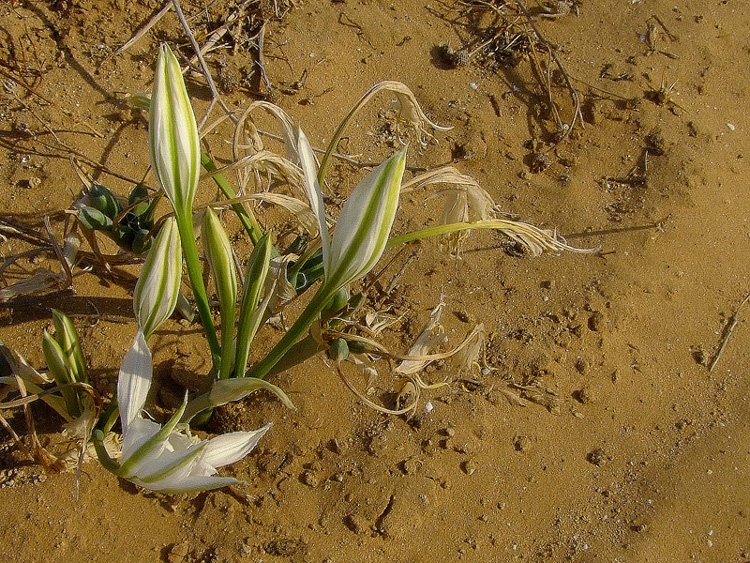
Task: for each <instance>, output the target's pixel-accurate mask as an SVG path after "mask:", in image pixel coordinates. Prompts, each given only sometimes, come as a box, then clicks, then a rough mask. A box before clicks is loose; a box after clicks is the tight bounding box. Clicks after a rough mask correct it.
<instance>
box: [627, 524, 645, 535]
mask: <svg viewBox="0 0 750 563" xmlns="http://www.w3.org/2000/svg"><path fill="white" fill-rule="evenodd" d="M646 528H648V525H646V523H645V522H641V523H639V524H633V525H632V526H630V529H631V530H633V531H634V532H638V533H640V532H645V531H646Z"/></svg>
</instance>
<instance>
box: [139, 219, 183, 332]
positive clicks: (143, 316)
mask: <svg viewBox="0 0 750 563" xmlns="http://www.w3.org/2000/svg"><path fill="white" fill-rule="evenodd" d="M181 279H182V247H181V245H180V236H179V233H178V231H177V221H176V220H175V218H174V217H170V218H169V219H167V220H166V221H165V222H164V225H163V226H162V228H161V230H160V231H159V234H158V235H157V236H156V239H155V240H154V242H153V244H152V245H151V249H150V250H149V252H148V256H146V263H145V264H144V265H143V270H141V276H140V277H139V278H138V283H137V284H136V286H135V291H134V292H133V307H134V309H135V318H136V319H137V320H138V326H140V327H141V330H142V331H143V334H144V336H145V337H146V338H148V337H149V336H151V335H152V334H153V332H154V331H155V330H156V329H157V328H158V327H159V325H161V324H162V323H163V322H164V321H165V320H167V319H168V318H169V317H170V315H171V314H172V312H173V311H174V308H175V305H176V304H177V296H178V294H179V291H180V281H181Z"/></svg>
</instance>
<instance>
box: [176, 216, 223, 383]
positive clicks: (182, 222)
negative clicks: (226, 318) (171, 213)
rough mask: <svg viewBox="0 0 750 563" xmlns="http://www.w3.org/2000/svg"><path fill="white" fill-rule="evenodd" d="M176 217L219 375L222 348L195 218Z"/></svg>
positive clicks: (192, 282)
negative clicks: (205, 278) (201, 259)
mask: <svg viewBox="0 0 750 563" xmlns="http://www.w3.org/2000/svg"><path fill="white" fill-rule="evenodd" d="M175 215H176V217H177V230H178V231H179V232H180V240H181V241H182V254H183V256H184V258H185V264H186V265H187V271H188V277H189V278H190V285H191V286H192V287H193V297H194V298H195V304H196V306H197V307H198V313H199V314H200V317H201V322H202V323H203V328H204V329H205V331H206V340H208V346H209V347H210V348H211V357H212V359H213V366H214V372H215V373H216V374H218V373H219V365H220V363H221V347H220V346H219V340H218V339H217V338H216V327H215V326H214V320H213V317H212V316H211V308H210V307H209V305H208V295H207V294H206V286H205V284H204V283H203V273H202V272H201V264H200V258H199V257H198V246H197V245H196V244H195V231H194V229H193V216H192V213H190V212H189V211H188V212H182V213H177V212H175Z"/></svg>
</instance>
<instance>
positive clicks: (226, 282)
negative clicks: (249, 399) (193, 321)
mask: <svg viewBox="0 0 750 563" xmlns="http://www.w3.org/2000/svg"><path fill="white" fill-rule="evenodd" d="M201 230H202V233H203V250H204V253H205V255H206V259H207V260H208V264H209V266H210V267H211V276H212V277H213V280H214V286H215V287H216V294H217V295H218V297H219V312H220V313H221V368H220V374H219V377H220V378H221V379H224V378H225V377H229V374H230V373H231V370H232V358H233V357H234V353H233V341H234V314H235V311H236V309H237V274H236V272H235V269H234V258H233V257H232V246H231V244H230V243H229V237H228V236H227V232H226V231H225V230H224V227H223V226H222V224H221V221H219V218H218V217H217V216H216V213H214V210H213V209H211V208H210V207H209V208H208V209H206V212H205V213H204V214H203V224H202V227H201Z"/></svg>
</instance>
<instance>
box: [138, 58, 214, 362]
mask: <svg viewBox="0 0 750 563" xmlns="http://www.w3.org/2000/svg"><path fill="white" fill-rule="evenodd" d="M149 151H150V154H151V165H152V166H153V169H154V173H155V174H156V177H157V178H158V179H159V183H160V184H161V186H162V188H163V190H164V193H166V194H167V197H168V198H169V201H170V202H171V203H172V207H173V208H174V212H175V217H176V219H177V228H178V230H179V233H180V239H181V240H182V250H183V253H184V256H185V264H186V265H187V270H188V275H189V277H190V283H191V285H192V287H193V295H194V296H195V302H196V305H197V307H198V312H199V313H200V316H201V321H202V322H203V327H204V329H205V331H206V338H207V340H208V344H209V346H210V347H211V354H212V356H213V360H214V368H215V369H216V370H217V373H218V364H219V361H220V360H219V358H220V355H221V349H220V347H219V341H218V339H217V337H216V328H215V327H214V323H213V319H212V317H211V309H210V307H209V304H208V296H207V294H206V286H205V284H204V283H203V277H202V276H201V267H200V260H199V258H198V247H197V246H196V244H195V232H194V230H193V199H194V198H195V192H196V190H197V188H198V180H199V179H200V163H201V150H200V137H199V136H198V126H197V124H196V121H195V115H194V114H193V109H192V107H191V105H190V98H189V96H188V93H187V89H186V88H185V81H184V80H183V78H182V72H181V70H180V64H179V63H178V62H177V59H176V57H175V56H174V54H173V53H172V51H171V50H170V49H169V47H168V46H167V45H166V44H162V46H161V48H160V51H159V58H158V60H157V63H156V73H155V75H154V91H153V94H152V95H151V103H150V105H149Z"/></svg>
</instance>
